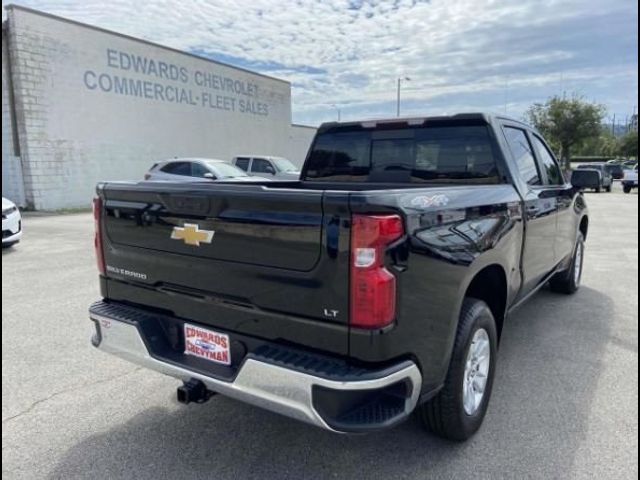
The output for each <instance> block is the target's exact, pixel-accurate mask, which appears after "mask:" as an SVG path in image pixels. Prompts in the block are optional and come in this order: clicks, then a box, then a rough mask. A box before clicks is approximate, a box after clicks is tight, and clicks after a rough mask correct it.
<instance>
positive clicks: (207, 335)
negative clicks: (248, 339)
mask: <svg viewBox="0 0 640 480" xmlns="http://www.w3.org/2000/svg"><path fill="white" fill-rule="evenodd" d="M184 353H185V354H186V355H193V356H194V357H199V358H204V359H205V360H209V361H210V362H214V363H221V364H223V365H231V349H230V345H229V335H225V334H224V333H218V332H214V331H213V330H207V329H206V328H202V327H197V326H195V325H189V324H188V323H185V324H184Z"/></svg>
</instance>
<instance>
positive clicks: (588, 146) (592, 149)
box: [572, 126, 619, 157]
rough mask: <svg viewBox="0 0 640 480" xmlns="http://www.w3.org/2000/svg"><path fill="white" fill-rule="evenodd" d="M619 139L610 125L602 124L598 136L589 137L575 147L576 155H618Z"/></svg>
mask: <svg viewBox="0 0 640 480" xmlns="http://www.w3.org/2000/svg"><path fill="white" fill-rule="evenodd" d="M618 150H619V145H618V139H617V138H616V137H615V136H614V135H613V134H612V133H611V130H610V129H609V128H608V127H604V126H601V127H600V134H599V135H598V136H593V137H588V138H586V139H584V140H583V141H582V142H580V144H579V145H577V146H576V148H575V149H574V152H572V153H574V154H575V155H583V156H599V157H600V156H602V157H615V156H616V155H618Z"/></svg>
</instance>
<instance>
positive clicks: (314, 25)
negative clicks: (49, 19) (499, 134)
mask: <svg viewBox="0 0 640 480" xmlns="http://www.w3.org/2000/svg"><path fill="white" fill-rule="evenodd" d="M6 3H18V4H21V5H25V6H29V7H33V8H37V9H40V10H44V11H47V12H49V13H53V14H56V15H61V16H64V17H68V18H71V19H74V20H78V21H81V22H85V23H89V24H93V25H98V26H101V27H103V28H108V29H111V30H116V31H119V32H122V33H126V34H129V35H133V36H136V37H142V38H144V39H147V40H150V41H153V42H157V43H161V44H164V45H168V46H171V47H175V48H179V49H183V50H188V51H191V52H194V53H197V54H199V55H203V56H207V57H210V58H213V59H216V60H221V61H224V62H228V63H231V64H235V65H238V66H241V67H245V68H249V69H252V70H256V71H259V72H262V73H266V74H269V75H273V76H277V77H281V78H284V79H287V80H289V81H290V82H291V83H292V93H293V121H294V122H296V123H305V124H311V125H316V124H318V123H320V122H322V121H326V120H334V119H335V118H336V117H337V113H338V112H337V109H340V111H341V114H342V119H355V118H363V117H380V116H393V115H395V111H396V82H397V79H398V78H399V77H408V78H409V79H410V80H406V81H404V82H403V84H402V114H403V115H413V114H432V113H455V112H459V111H471V110H491V111H499V112H504V111H507V112H508V113H509V114H511V115H514V116H517V117H519V116H521V115H522V112H523V111H525V110H526V108H527V107H528V106H529V105H530V104H531V103H533V102H536V101H543V100H544V99H546V98H547V97H548V96H550V95H553V94H559V93H561V92H563V91H565V92H567V94H571V93H573V92H575V93H578V94H580V95H583V96H584V97H586V98H587V99H589V100H595V101H598V102H601V103H604V104H605V105H606V106H607V107H608V112H609V116H610V117H612V116H613V115H614V114H615V115H616V117H617V120H618V121H624V118H625V117H626V116H627V115H630V114H631V113H632V112H633V109H634V107H635V106H636V105H637V102H638V74H637V65H638V3H637V2H636V1H633V0H431V1H424V2H422V1H418V0H413V1H411V0H406V1H405V0H396V1H377V0H372V1H362V0H321V1H306V0H304V1H303V0H298V1H283V2H280V1H276V0H251V1H250V2H249V1H243V0H237V1H232V0H224V1H217V0H206V1H205V0H180V1H175V2H170V1H166V0H148V1H144V2H136V1H131V0H112V1H109V2H104V1H96V0H78V1H70V0H33V1H31V0H29V1H23V0H16V1H14V2H5V1H4V0H3V5H5V4H6ZM621 119H622V120H621Z"/></svg>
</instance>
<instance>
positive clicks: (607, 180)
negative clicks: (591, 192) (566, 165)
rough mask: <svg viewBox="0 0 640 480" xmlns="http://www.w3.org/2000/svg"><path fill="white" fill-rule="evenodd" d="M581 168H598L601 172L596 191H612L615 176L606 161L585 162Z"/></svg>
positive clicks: (579, 167)
mask: <svg viewBox="0 0 640 480" xmlns="http://www.w3.org/2000/svg"><path fill="white" fill-rule="evenodd" d="M578 169H579V170H597V171H598V172H600V185H599V186H598V187H596V189H595V190H596V192H598V193H600V192H601V191H602V190H606V191H607V192H610V191H611V189H612V187H613V176H612V175H611V172H610V171H609V169H607V165H606V164H604V163H583V164H582V165H579V166H578Z"/></svg>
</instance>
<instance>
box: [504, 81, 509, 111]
mask: <svg viewBox="0 0 640 480" xmlns="http://www.w3.org/2000/svg"><path fill="white" fill-rule="evenodd" d="M508 105H509V75H507V78H506V79H505V81H504V114H505V115H506V114H507V109H508Z"/></svg>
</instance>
